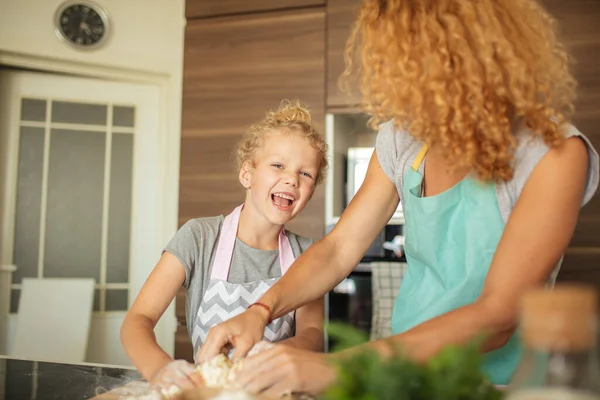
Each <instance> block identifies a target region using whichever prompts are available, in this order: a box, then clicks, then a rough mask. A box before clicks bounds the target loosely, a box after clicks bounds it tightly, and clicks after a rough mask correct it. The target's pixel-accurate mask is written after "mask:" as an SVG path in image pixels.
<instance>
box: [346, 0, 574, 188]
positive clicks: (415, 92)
mask: <svg viewBox="0 0 600 400" xmlns="http://www.w3.org/2000/svg"><path fill="white" fill-rule="evenodd" d="M345 59H346V70H345V71H344V73H343V74H342V76H341V81H340V83H341V84H342V88H343V89H345V90H347V88H348V82H349V78H350V77H358V87H359V88H360V91H361V93H362V95H363V98H364V104H363V105H362V107H363V108H364V109H365V111H366V112H367V113H368V114H370V115H371V121H370V122H371V124H372V125H373V127H376V125H377V124H378V123H380V122H383V121H386V120H389V119H391V118H393V119H394V120H395V125H396V127H397V128H399V129H404V130H407V131H408V132H409V133H410V134H411V135H412V136H413V137H415V138H417V139H418V140H421V141H423V142H425V143H428V144H429V145H434V146H437V147H439V148H440V149H442V151H443V153H444V154H445V156H446V159H447V161H448V162H449V163H451V165H453V166H454V168H455V169H456V168H469V169H470V170H471V171H473V172H475V173H476V175H477V176H478V177H479V178H480V179H482V180H485V181H490V180H493V181H508V180H510V179H511V178H512V176H513V167H512V162H513V157H514V152H515V148H516V146H517V138H516V137H515V135H514V126H515V123H517V122H525V123H526V124H527V126H528V127H529V128H530V129H531V130H532V131H533V132H534V133H535V134H536V135H539V136H541V137H542V138H543V139H544V141H545V142H546V143H547V144H548V145H549V146H551V147H556V146H558V145H559V144H560V143H561V142H562V140H563V139H564V136H563V134H562V133H561V130H560V126H561V125H562V124H563V123H564V122H566V121H568V120H569V119H570V116H571V115H572V113H573V109H574V107H573V102H574V99H575V86H576V82H575V79H574V78H573V76H572V74H571V72H570V71H569V61H570V60H569V57H568V54H567V52H566V50H565V48H564V47H563V45H562V44H561V42H560V41H559V39H558V35H557V30H556V22H555V20H554V19H553V18H552V17H551V16H550V15H549V14H548V13H547V12H546V10H545V9H544V8H543V7H542V6H541V5H540V4H539V3H538V2H537V1H535V0H364V1H363V3H362V6H361V8H360V10H359V12H358V18H357V21H356V23H355V25H354V27H353V30H352V33H351V35H350V38H349V40H348V43H347V45H346V52H345Z"/></svg>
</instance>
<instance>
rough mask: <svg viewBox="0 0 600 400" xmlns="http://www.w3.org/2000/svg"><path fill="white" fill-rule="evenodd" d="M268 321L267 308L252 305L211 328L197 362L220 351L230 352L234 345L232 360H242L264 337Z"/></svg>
mask: <svg viewBox="0 0 600 400" xmlns="http://www.w3.org/2000/svg"><path fill="white" fill-rule="evenodd" d="M268 322H269V315H268V313H267V312H266V311H265V310H263V309H262V308H260V307H251V308H249V309H247V310H246V311H244V312H243V313H241V314H239V315H237V316H235V317H233V318H231V319H230V320H227V321H225V322H223V323H221V324H219V325H217V326H215V327H213V328H211V329H210V330H209V331H208V335H207V336H206V340H205V342H204V344H203V345H202V347H200V351H199V352H198V354H197V355H196V358H195V360H196V362H198V363H201V362H205V361H208V360H211V359H212V358H214V357H216V356H217V355H219V353H224V354H228V353H229V350H230V349H231V348H232V347H233V348H235V349H234V352H233V357H232V361H234V362H235V361H239V360H241V359H242V358H244V357H245V356H246V354H248V351H250V349H251V348H252V347H253V346H254V345H255V344H256V343H258V342H259V341H260V340H261V339H262V338H263V333H264V331H265V326H267V323H268Z"/></svg>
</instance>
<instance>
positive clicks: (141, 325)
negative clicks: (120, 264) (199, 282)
mask: <svg viewBox="0 0 600 400" xmlns="http://www.w3.org/2000/svg"><path fill="white" fill-rule="evenodd" d="M184 280H185V270H184V267H183V265H182V264H181V262H180V261H179V260H178V259H177V258H176V257H175V256H174V255H172V254H171V253H169V252H166V251H165V252H164V253H163V255H162V257H161V258H160V260H159V262H158V264H157V265H156V267H155V268H154V270H153V271H152V273H151V274H150V276H149V277H148V279H147V280H146V283H144V286H143V287H142V290H141V291H140V293H139V294H138V296H137V298H136V299H135V302H134V303H133V305H132V306H131V309H130V310H129V311H128V312H127V315H126V317H125V320H124V321H123V325H122V327H121V343H122V344H123V347H124V349H125V352H126V353H127V356H129V358H130V359H131V361H133V363H134V365H135V367H136V368H137V369H138V371H140V373H141V374H142V375H143V376H144V378H146V379H147V380H151V379H152V378H153V377H154V376H155V375H156V373H157V372H158V371H160V370H161V369H162V368H163V367H164V366H166V365H167V364H169V363H170V362H171V361H173V358H172V357H171V356H169V355H168V354H167V353H165V351H164V350H163V349H161V348H160V346H159V345H158V344H157V343H156V336H155V335H154V327H155V326H156V324H157V322H158V320H159V319H160V317H161V316H162V315H163V313H164V312H165V310H166V309H167V307H168V306H169V304H170V303H171V301H172V300H173V299H174V298H175V295H176V294H177V291H178V290H179V288H180V287H181V285H182V284H183V281H184Z"/></svg>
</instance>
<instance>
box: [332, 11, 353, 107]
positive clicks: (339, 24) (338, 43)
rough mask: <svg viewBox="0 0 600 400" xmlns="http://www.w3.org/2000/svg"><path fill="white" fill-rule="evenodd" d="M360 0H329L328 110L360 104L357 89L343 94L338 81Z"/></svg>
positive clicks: (342, 70)
mask: <svg viewBox="0 0 600 400" xmlns="http://www.w3.org/2000/svg"><path fill="white" fill-rule="evenodd" d="M359 4H360V0H328V2H327V108H328V109H339V108H342V109H347V108H351V107H355V106H357V105H358V104H360V101H361V96H360V94H359V92H358V89H357V88H353V89H352V90H351V92H350V93H348V94H346V93H342V91H341V90H340V89H339V86H338V79H339V77H340V75H341V74H342V72H344V68H345V63H344V49H345V47H346V42H347V40H348V36H349V35H350V31H351V28H352V24H353V23H354V19H355V17H356V10H357V8H358V6H359Z"/></svg>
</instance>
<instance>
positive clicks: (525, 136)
mask: <svg viewBox="0 0 600 400" xmlns="http://www.w3.org/2000/svg"><path fill="white" fill-rule="evenodd" d="M562 131H563V132H564V137H565V138H572V137H578V138H580V139H581V140H582V142H583V143H584V144H585V147H586V149H587V154H588V171H587V179H586V186H585V191H584V196H583V199H582V206H583V205H585V204H586V203H587V202H589V201H590V200H591V198H592V196H593V195H594V193H595V192H596V190H597V189H598V178H599V172H598V170H599V158H598V152H597V150H596V149H595V148H594V146H593V145H592V143H591V142H590V140H589V139H588V138H587V137H586V136H585V135H584V134H583V133H582V132H581V131H579V130H578V129H577V128H576V127H575V126H574V125H572V124H570V123H567V124H565V125H563V127H562ZM515 135H516V137H517V140H518V144H517V148H516V150H515V154H514V161H513V170H514V173H513V178H512V179H511V180H510V181H508V182H505V183H502V184H499V185H498V187H497V193H498V203H499V207H500V211H501V213H502V216H503V219H504V221H505V222H506V221H507V220H508V216H509V214H510V212H511V211H512V208H513V207H514V206H515V204H516V202H517V199H518V198H519V196H520V194H521V192H522V190H523V188H524V187H525V184H526V183H527V180H528V179H529V177H530V176H531V173H532V172H533V170H534V169H535V167H536V166H537V165H538V164H539V163H540V161H541V160H542V159H543V158H544V156H545V155H546V154H548V152H549V151H550V147H549V146H548V145H547V144H546V143H545V142H544V140H543V138H542V137H540V136H539V135H536V134H535V133H534V132H533V131H532V130H531V129H529V128H527V127H521V128H520V129H518V130H517V131H516V133H515Z"/></svg>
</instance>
